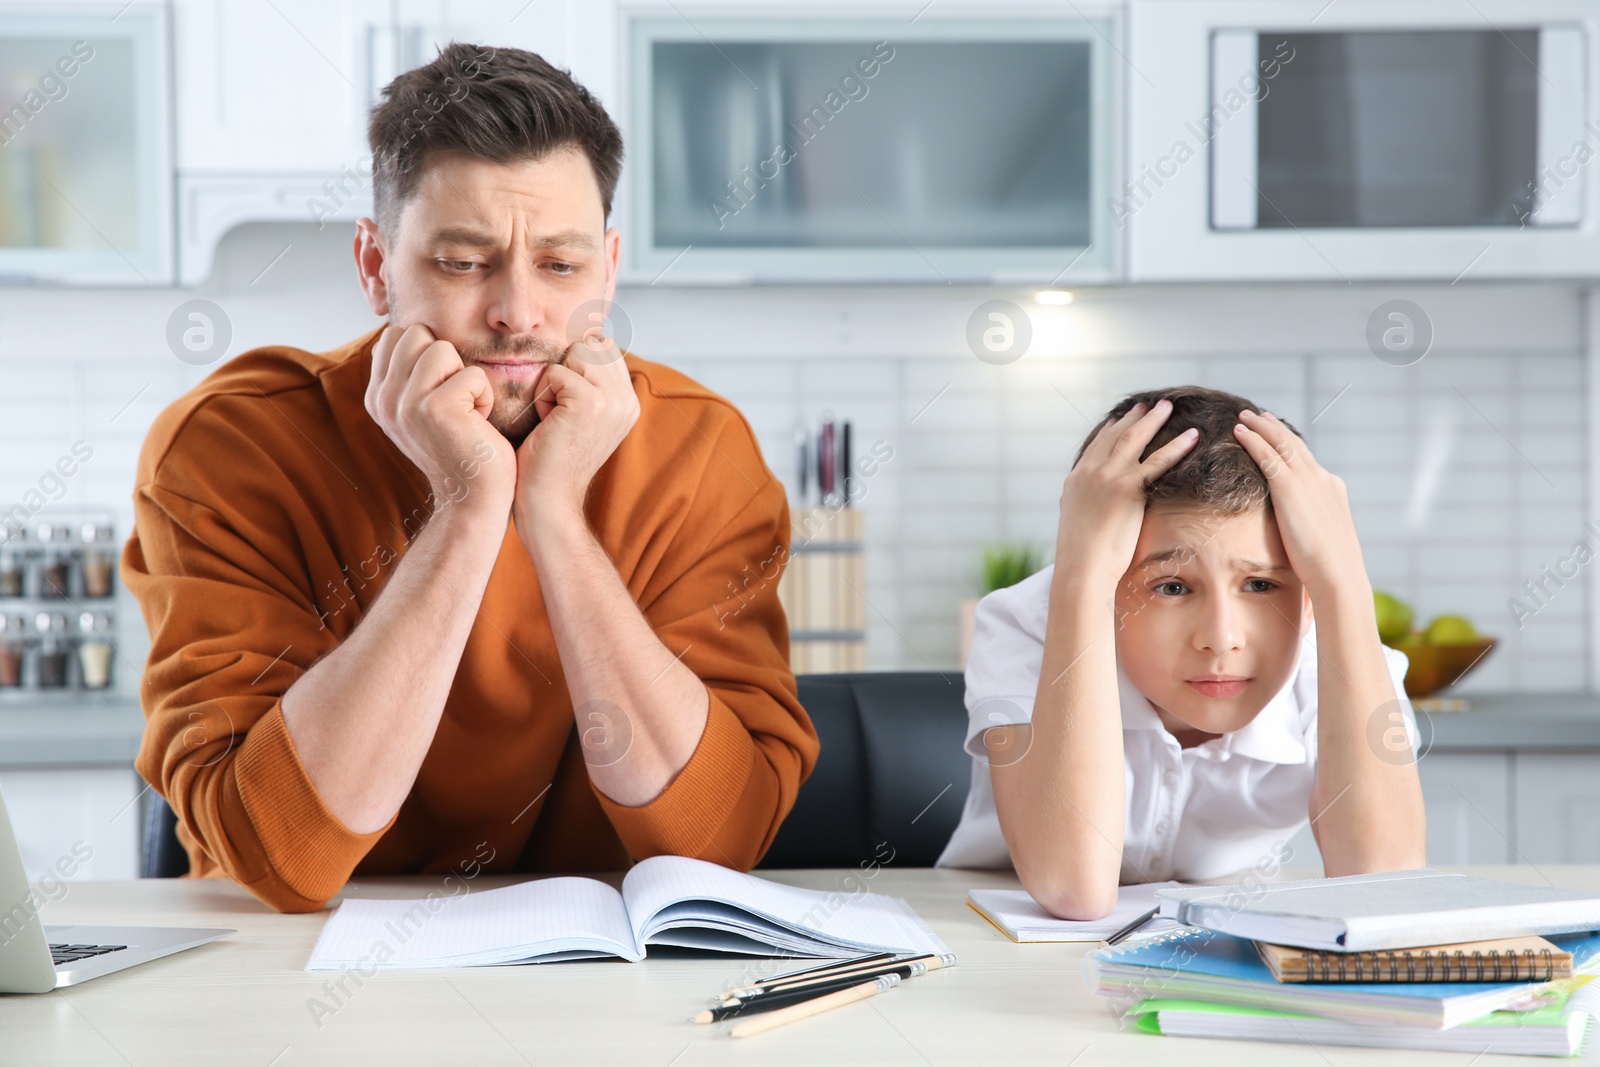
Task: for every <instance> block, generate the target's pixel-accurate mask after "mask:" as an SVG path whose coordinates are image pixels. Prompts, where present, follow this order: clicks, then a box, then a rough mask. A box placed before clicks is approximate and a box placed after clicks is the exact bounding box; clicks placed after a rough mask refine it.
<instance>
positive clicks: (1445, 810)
mask: <svg viewBox="0 0 1600 1067" xmlns="http://www.w3.org/2000/svg"><path fill="white" fill-rule="evenodd" d="M1511 758H1512V757H1511V756H1510V755H1509V754H1508V753H1505V752H1481V753H1480V752H1430V753H1428V754H1427V755H1425V756H1423V757H1422V759H1421V761H1419V762H1418V764H1417V775H1418V777H1420V778H1421V779H1422V799H1423V803H1424V804H1425V806H1426V808H1427V817H1428V864H1429V866H1439V865H1441V864H1459V863H1515V862H1517V857H1516V855H1515V852H1514V850H1513V848H1512V844H1511V841H1512V832H1513V827H1512V824H1511V788H1510V771H1511Z"/></svg>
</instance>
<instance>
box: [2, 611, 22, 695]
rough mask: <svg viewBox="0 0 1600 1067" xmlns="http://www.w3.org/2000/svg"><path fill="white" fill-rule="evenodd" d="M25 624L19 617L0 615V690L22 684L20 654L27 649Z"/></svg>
mask: <svg viewBox="0 0 1600 1067" xmlns="http://www.w3.org/2000/svg"><path fill="white" fill-rule="evenodd" d="M26 623H27V620H26V619H24V618H23V617H22V616H21V615H0V689H15V688H16V687H18V686H20V685H21V684H22V653H23V651H24V650H25V649H26V648H27V647H28V635H27V632H26V630H25V624H26Z"/></svg>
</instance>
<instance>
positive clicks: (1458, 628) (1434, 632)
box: [1427, 615, 1482, 645]
mask: <svg viewBox="0 0 1600 1067" xmlns="http://www.w3.org/2000/svg"><path fill="white" fill-rule="evenodd" d="M1427 640H1428V644H1430V645H1470V644H1474V643H1475V642H1477V641H1480V640H1482V639H1481V638H1480V637H1479V636H1478V630H1477V628H1476V627H1474V626H1473V625H1472V623H1471V622H1469V621H1467V620H1466V619H1465V618H1463V617H1462V616H1460V615H1440V616H1439V617H1437V618H1436V619H1434V620H1433V621H1432V622H1430V623H1429V624H1428V634H1427Z"/></svg>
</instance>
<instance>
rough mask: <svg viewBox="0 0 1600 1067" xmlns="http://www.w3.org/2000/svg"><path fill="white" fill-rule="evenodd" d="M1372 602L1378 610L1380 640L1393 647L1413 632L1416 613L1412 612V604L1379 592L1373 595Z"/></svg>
mask: <svg viewBox="0 0 1600 1067" xmlns="http://www.w3.org/2000/svg"><path fill="white" fill-rule="evenodd" d="M1372 602H1373V606H1374V607H1376V608H1377V610H1378V640H1380V641H1382V642H1383V643H1384V644H1386V645H1392V644H1394V643H1395V642H1396V641H1399V640H1401V639H1402V638H1404V637H1405V636H1406V634H1408V633H1410V632H1411V620H1412V619H1414V618H1415V617H1416V613H1415V612H1413V611H1412V610H1411V605H1410V604H1407V603H1406V602H1405V601H1404V600H1401V599H1400V598H1399V597H1396V596H1390V595H1389V594H1388V593H1378V592H1374V593H1373V594H1372Z"/></svg>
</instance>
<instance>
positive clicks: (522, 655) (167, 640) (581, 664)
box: [122, 45, 818, 911]
mask: <svg viewBox="0 0 1600 1067" xmlns="http://www.w3.org/2000/svg"><path fill="white" fill-rule="evenodd" d="M369 136H370V140H371V143H372V150H373V186H374V188H373V197H374V212H373V213H374V215H375V216H376V221H374V220H372V219H362V220H361V221H360V222H359V223H358V227H357V235H356V239H355V256H356V265H357V269H358V272H359V275H360V279H361V285H362V289H363V292H364V293H365V295H366V298H367V302H368V303H369V305H370V306H371V307H372V310H373V311H374V312H375V313H376V314H378V315H386V316H387V317H388V325H387V326H386V327H384V328H382V329H381V331H379V330H375V331H373V333H371V334H368V335H367V336H366V337H363V338H360V339H359V340H357V341H355V342H353V343H351V344H348V345H346V346H344V347H342V348H338V349H335V350H334V351H332V352H326V353H321V354H312V353H309V352H303V351H300V350H298V349H292V348H261V349H256V350H254V351H251V352H247V353H244V354H243V355H241V356H239V357H237V358H235V359H233V360H232V361H230V362H229V363H228V364H227V365H226V366H224V367H222V368H220V369H219V370H218V371H217V372H216V373H214V374H212V375H211V376H210V377H208V378H207V379H206V380H205V381H204V382H202V383H201V384H200V385H199V386H198V387H197V388H195V389H194V390H192V391H191V392H190V393H188V394H187V395H186V396H184V397H183V398H181V399H180V400H178V401H177V402H176V403H174V404H173V405H172V406H171V407H169V408H168V409H167V410H166V411H165V412H164V413H163V414H162V416H161V417H160V419H159V420H158V421H157V422H156V424H155V426H154V427H153V428H152V430H151V432H150V436H149V438H148V439H147V440H146V442H145V445H144V450H143V453H142V456H141V458H140V464H139V473H138V483H137V487H136V490H135V496H134V502H135V530H134V534H133V537H132V538H131V539H130V540H129V542H128V545H127V547H126V549H125V551H124V553H123V558H122V573H123V575H124V578H125V580H126V581H127V583H128V586H129V588H130V589H131V590H132V591H133V593H134V594H135V595H136V596H137V597H138V598H139V600H140V602H141V604H142V606H143V609H144V613H145V617H146V621H147V622H148V623H149V627H150V632H151V636H152V642H153V647H152V649H151V653H150V661H149V667H148V669H147V671H146V673H145V676H144V685H143V693H142V698H143V703H144V709H145V714H146V717H147V719H148V726H147V729H146V731H145V737H144V744H143V747H142V749H141V751H140V754H139V760H138V768H139V772H140V773H141V774H143V775H144V777H145V778H146V779H148V780H149V781H150V782H152V783H153V784H154V785H155V787H156V788H157V790H158V791H159V792H160V793H161V794H162V795H163V796H164V797H166V798H167V800H168V801H169V802H170V803H171V804H172V806H173V808H174V810H175V811H176V812H177V814H178V819H179V836H180V838H181V839H182V841H183V843H184V846H185V847H186V848H187V850H188V852H189V857H190V861H191V867H192V873H194V874H197V875H219V874H225V875H228V876H230V877H232V878H234V879H236V880H237V881H238V882H240V883H241V884H242V885H244V886H245V887H246V888H248V889H249V890H250V891H251V892H253V893H255V894H256V895H257V896H258V897H260V898H261V899H262V900H264V901H266V902H267V903H268V904H270V905H272V906H273V907H275V908H278V909H280V910H283V911H308V910H313V909H316V908H320V907H321V906H323V904H324V903H326V902H327V900H328V899H329V898H330V897H332V896H333V895H334V894H335V893H337V892H338V891H339V889H340V888H341V887H342V886H343V885H344V884H345V883H346V881H347V880H348V879H349V878H350V877H351V875H352V873H354V874H355V875H357V876H359V875H361V874H395V873H413V872H438V873H450V872H455V873H461V874H469V875H470V874H475V873H476V872H477V871H478V870H479V869H484V868H487V869H490V870H499V871H513V870H515V871H583V870H615V869H619V868H623V867H626V866H627V865H628V864H629V863H630V862H632V861H634V860H638V859H643V858H645V857H648V856H653V855H657V854H663V853H670V854H676V855H683V856H694V857H698V858H701V859H706V860H710V861H712V862H715V863H720V864H724V865H726V866H730V867H736V868H742V869H748V868H749V867H751V866H752V865H754V864H755V862H756V861H757V860H758V859H760V857H761V856H762V854H763V853H764V852H765V851H766V849H767V847H768V846H769V845H770V844H771V842H772V839H773V836H774V835H775V833H776V832H777V828H778V825H779V823H780V822H781V821H782V819H783V817H784V816H785V815H786V814H787V813H788V811H789V809H790V808H791V807H792V805H793V803H794V799H795V794H796V791H797V790H798V788H799V785H800V782H801V781H802V780H803V779H804V778H805V776H806V775H807V774H809V773H810V770H811V767H812V765H813V764H814V763H815V760H816V757H817V748H818V746H817V739H816V733H815V731H814V730H813V729H812V727H811V724H810V721H809V720H808V719H807V717H806V715H805V712H804V710H803V709H802V708H801V707H800V704H799V701H798V700H797V698H796V695H795V684H794V677H793V675H792V674H791V673H790V670H789V666H788V656H787V647H788V633H787V628H786V625H785V622H784V617H783V612H782V609H781V608H780V607H779V605H778V601H777V590H776V578H777V570H778V567H779V566H781V564H782V562H783V561H784V560H785V559H786V558H787V554H788V543H789V528H788V527H789V515H788V506H787V503H786V500H785V495H784V491H783V487H782V485H781V483H780V482H778V481H777V479H775V478H774V477H773V475H772V473H771V472H770V471H769V470H768V469H767V468H766V466H765V464H764V463H763V462H762V460H761V455H760V452H759V450H758V448H757V446H756V442H755V440H754V438H753V435H752V434H751V431H750V428H749V426H748V424H747V423H746V422H745V421H744V419H743V418H742V417H741V416H740V414H739V413H738V411H737V410H735V409H734V408H733V406H732V405H730V404H729V403H728V402H727V401H725V400H723V399H722V398H720V397H718V396H716V395H715V394H713V393H711V392H709V391H708V390H706V389H704V388H703V387H701V386H699V385H697V384H696V383H695V382H693V381H691V380H689V379H688V378H686V377H684V376H683V375H681V374H678V373H675V372H673V371H671V370H669V369H667V368H665V367H662V366H659V365H656V364H653V363H648V362H646V361H644V360H641V359H638V358H637V357H635V356H633V355H631V354H624V353H622V352H621V351H619V350H618V349H617V347H616V346H615V344H614V343H613V342H611V341H608V340H604V339H601V338H599V337H598V336H596V332H595V331H594V330H592V329H591V328H590V327H591V325H592V324H593V323H594V322H596V321H599V319H598V317H597V316H595V317H591V316H590V315H589V311H590V309H593V308H596V307H601V308H603V307H605V306H607V305H608V304H609V301H610V300H611V299H612V297H613V294H614V290H615V280H616V269H617V260H618V248H619V235H618V232H617V230H616V229H615V228H610V229H608V228H607V227H606V219H607V216H608V215H609V213H610V209H611V201H612V196H613V193H614V191H615V189H616V184H617V178H618V174H619V171H620V168H621V156H622V140H621V136H620V135H619V133H618V132H617V129H616V127H615V125H614V124H613V123H612V122H611V120H610V118H609V117H608V116H607V115H606V113H605V111H604V110H603V109H602V108H601V106H600V105H599V103H598V102H596V101H595V100H594V99H593V98H592V97H591V96H590V95H589V94H588V93H587V92H586V91H585V90H584V89H583V88H582V87H580V86H578V85H577V84H576V83H574V82H573V81H572V79H571V78H570V77H569V76H568V75H567V74H566V72H564V71H559V70H556V69H555V68H553V67H551V66H550V65H549V64H547V63H545V62H544V60H542V59H540V58H539V57H538V56H535V55H532V54H530V53H527V52H522V51H518V50H514V49H501V50H491V49H486V48H476V47H472V46H466V45H451V46H449V47H448V48H447V49H445V50H444V51H443V52H442V53H441V54H440V55H439V57H438V58H437V59H436V60H435V61H434V62H432V63H430V64H428V65H427V66H424V67H420V68H418V69H416V70H413V71H410V72H408V73H406V74H404V75H402V76H400V77H399V78H397V79H396V80H395V81H394V83H393V84H391V85H390V86H389V87H388V89H387V90H386V92H385V99H384V102H383V103H382V104H381V105H379V107H378V108H376V109H375V110H374V112H373V116H372V122H371V127H370V131H369Z"/></svg>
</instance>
